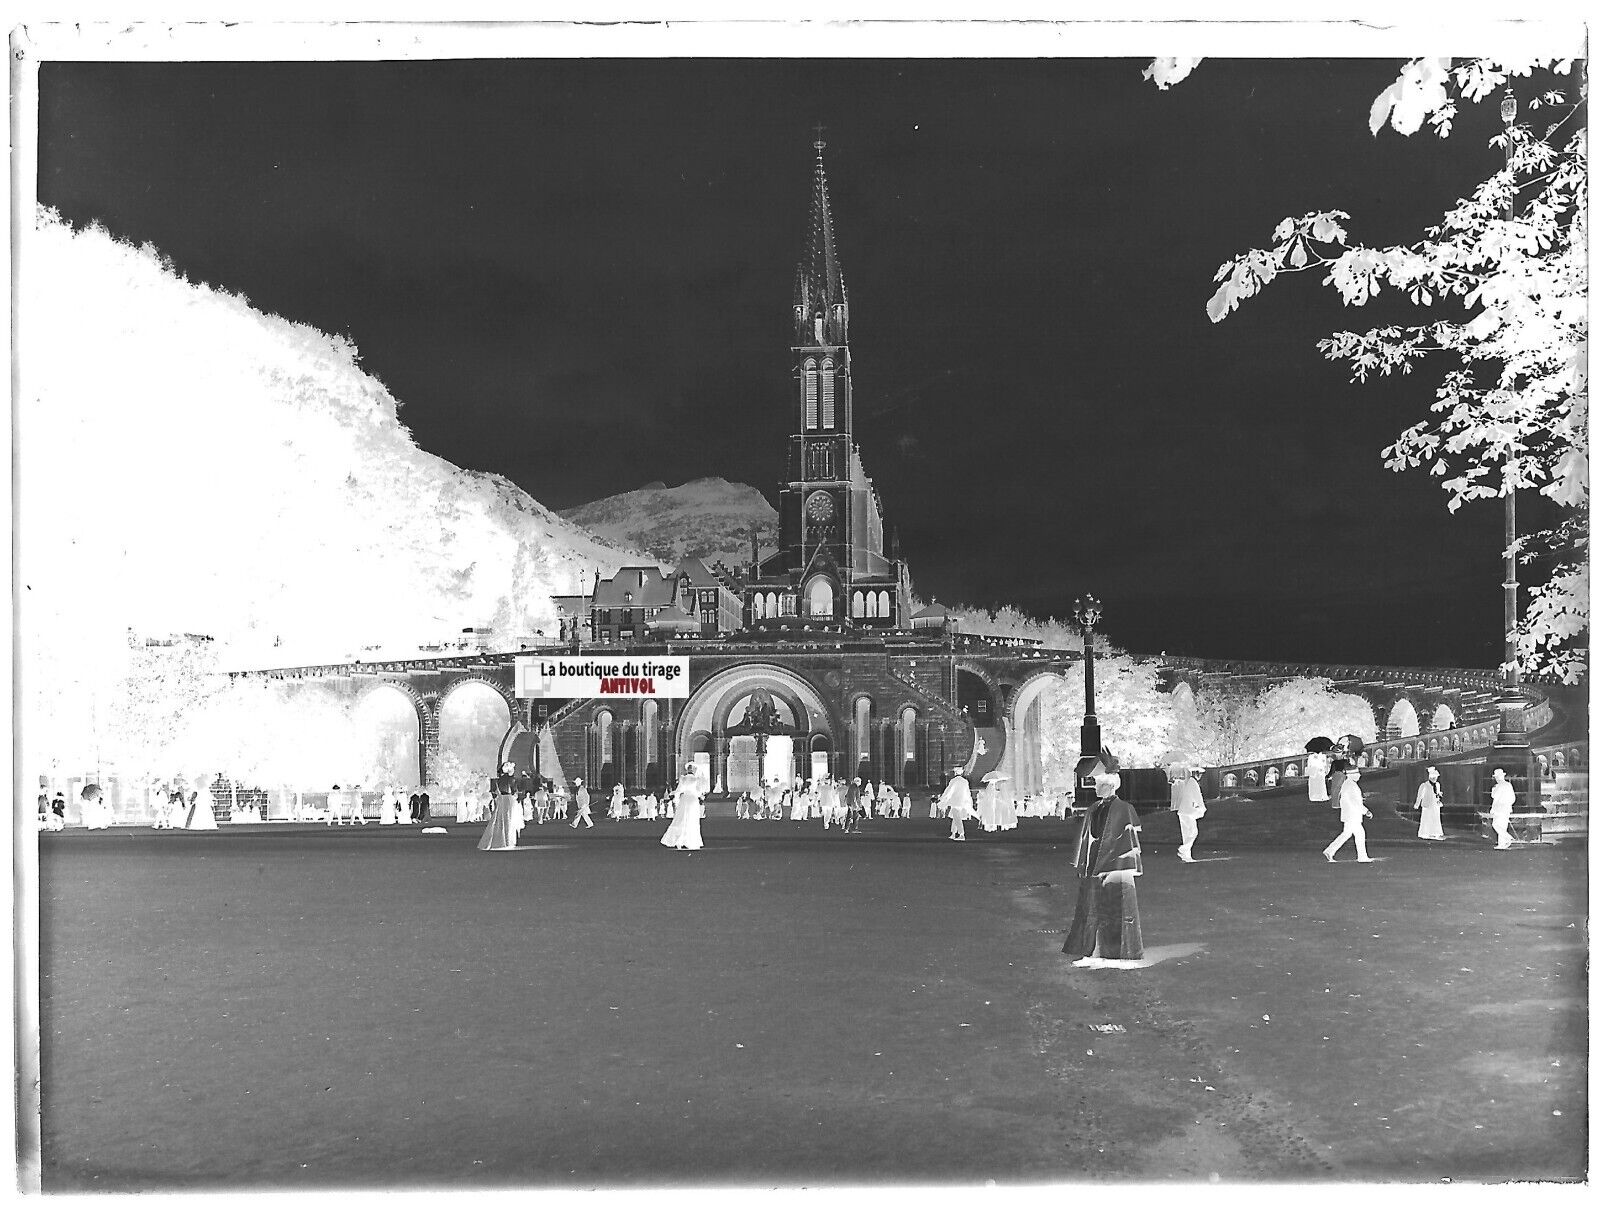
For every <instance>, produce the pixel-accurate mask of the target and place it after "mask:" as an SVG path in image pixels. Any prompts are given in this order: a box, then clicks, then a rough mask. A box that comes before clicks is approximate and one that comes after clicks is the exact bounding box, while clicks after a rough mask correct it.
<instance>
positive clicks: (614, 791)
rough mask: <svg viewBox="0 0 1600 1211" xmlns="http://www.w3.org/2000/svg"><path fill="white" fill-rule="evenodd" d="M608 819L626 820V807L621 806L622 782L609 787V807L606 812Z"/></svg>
mask: <svg viewBox="0 0 1600 1211" xmlns="http://www.w3.org/2000/svg"><path fill="white" fill-rule="evenodd" d="M606 818H607V819H608V820H626V819H627V818H628V809H627V808H625V807H623V806H622V783H620V782H618V783H615V784H614V785H613V786H612V787H611V808H610V810H609V811H607V812H606Z"/></svg>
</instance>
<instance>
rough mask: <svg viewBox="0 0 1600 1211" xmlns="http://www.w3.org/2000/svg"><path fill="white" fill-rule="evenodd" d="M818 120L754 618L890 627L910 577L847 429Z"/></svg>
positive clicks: (900, 616)
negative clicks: (779, 464) (787, 407)
mask: <svg viewBox="0 0 1600 1211" xmlns="http://www.w3.org/2000/svg"><path fill="white" fill-rule="evenodd" d="M826 146H827V144H826V143H825V142H824V141H823V140H822V137H821V129H820V128H819V129H818V134H817V139H816V140H815V142H813V143H812V147H813V148H814V149H815V151H816V161H815V163H814V165H813V167H812V174H811V209H810V217H809V224H808V231H807V236H806V245H805V250H804V252H803V253H802V255H801V258H800V264H799V267H798V268H797V270H796V271H795V283H794V306H793V312H792V327H791V336H790V357H791V368H792V369H791V375H792V384H793V385H792V388H791V396H790V399H791V408H792V412H793V416H794V428H793V430H792V431H791V436H790V438H789V457H788V467H787V475H786V477H785V482H784V485H783V486H782V488H781V489H780V490H779V493H778V550H777V552H776V553H775V554H774V555H772V556H771V557H770V558H768V559H767V560H765V561H764V562H762V563H761V564H760V565H759V567H757V568H753V569H752V573H753V574H752V576H751V578H750V585H751V588H750V592H749V593H748V594H747V599H748V604H749V611H748V613H749V620H750V622H751V623H752V624H755V623H763V622H766V623H770V622H775V621H778V620H785V619H787V620H794V621H799V622H802V623H806V624H824V623H826V624H842V625H845V626H849V627H852V628H860V627H866V628H870V629H884V628H892V627H895V626H899V625H903V624H904V613H905V599H906V581H905V576H904V570H903V567H902V565H901V564H900V561H899V560H895V559H890V558H888V557H887V556H886V555H885V554H884V542H883V520H882V509H881V507H880V504H879V501H878V495H877V492H876V490H875V489H874V488H873V487H872V481H871V480H870V479H868V478H867V475H866V472H865V471H864V470H863V468H862V464H861V455H860V452H859V450H858V449H857V448H856V444H855V437H854V432H853V429H854V410H853V400H852V391H851V378H850V345H849V336H850V301H849V297H848V295H847V294H846V292H845V285H844V272H843V270H842V269H841V268H840V265H839V254H838V250H837V248H836V247H835V244H834V230H833V212H832V207H831V206H830V204H829V199H828V174H827V169H826V167H825V166H824V164H823V160H822V152H823V149H824V148H825V147H826Z"/></svg>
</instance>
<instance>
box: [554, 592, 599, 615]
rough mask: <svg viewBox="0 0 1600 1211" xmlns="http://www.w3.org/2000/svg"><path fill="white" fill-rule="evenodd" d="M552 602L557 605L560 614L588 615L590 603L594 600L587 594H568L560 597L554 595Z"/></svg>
mask: <svg viewBox="0 0 1600 1211" xmlns="http://www.w3.org/2000/svg"><path fill="white" fill-rule="evenodd" d="M550 600H551V601H552V602H554V603H555V607H556V611H557V612H558V613H563V614H587V613H588V612H589V603H590V602H591V600H593V599H592V598H591V597H590V596H589V594H587V593H568V594H563V595H560V596H554V595H552V596H551V598H550Z"/></svg>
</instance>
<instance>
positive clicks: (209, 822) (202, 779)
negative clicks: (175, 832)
mask: <svg viewBox="0 0 1600 1211" xmlns="http://www.w3.org/2000/svg"><path fill="white" fill-rule="evenodd" d="M194 785H195V790H194V792H193V794H192V795H191V797H190V801H191V805H190V808H189V819H188V821H187V822H186V823H185V824H184V827H185V828H189V829H197V830H199V831H201V832H205V831H208V830H210V829H215V828H216V827H217V817H216V813H215V812H214V811H213V810H212V805H211V780H210V779H209V778H207V777H206V776H205V775H204V774H199V775H196V777H195V780H194Z"/></svg>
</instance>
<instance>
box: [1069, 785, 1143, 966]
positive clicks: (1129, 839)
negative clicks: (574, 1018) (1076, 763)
mask: <svg viewBox="0 0 1600 1211" xmlns="http://www.w3.org/2000/svg"><path fill="white" fill-rule="evenodd" d="M1121 786H1122V776H1121V775H1120V774H1114V773H1101V774H1096V775H1095V779H1094V793H1095V797H1096V800H1095V803H1094V804H1093V805H1092V806H1091V807H1090V808H1089V810H1088V811H1087V812H1085V813H1084V817H1083V823H1082V825H1081V827H1080V828H1079V830H1078V843H1077V847H1076V851H1075V853H1074V857H1073V865H1074V867H1075V868H1076V869H1077V872H1078V903H1077V908H1076V910H1075V911H1074V913H1073V916H1072V928H1071V929H1069V930H1068V931H1067V940H1066V942H1065V943H1064V944H1063V945H1062V947H1061V953H1062V954H1068V955H1081V956H1083V957H1082V958H1080V959H1078V960H1077V961H1076V962H1075V963H1074V964H1073V966H1074V967H1124V966H1132V965H1134V964H1135V963H1136V962H1137V961H1138V960H1139V959H1142V958H1144V935H1143V933H1142V932H1141V931H1140V928H1139V894H1138V892H1137V891H1136V890H1135V889H1134V883H1133V880H1134V877H1135V876H1137V875H1141V874H1143V873H1144V862H1143V855H1142V852H1141V850H1140V848H1139V816H1138V813H1136V812H1135V811H1134V810H1133V805H1132V804H1131V803H1128V802H1127V801H1126V800H1123V799H1121V798H1119V797H1118V796H1117V791H1118V790H1119V789H1120V788H1121Z"/></svg>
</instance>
